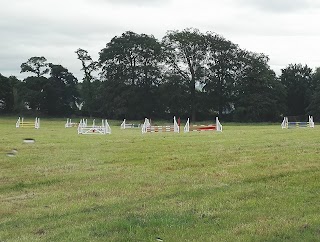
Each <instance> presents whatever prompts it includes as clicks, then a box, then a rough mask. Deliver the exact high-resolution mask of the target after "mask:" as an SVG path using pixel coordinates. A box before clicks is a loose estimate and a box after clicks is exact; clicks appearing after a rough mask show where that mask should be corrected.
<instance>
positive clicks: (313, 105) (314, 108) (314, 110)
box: [307, 67, 320, 119]
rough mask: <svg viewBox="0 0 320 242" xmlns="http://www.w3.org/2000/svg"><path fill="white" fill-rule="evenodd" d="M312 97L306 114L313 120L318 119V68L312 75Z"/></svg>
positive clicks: (319, 113)
mask: <svg viewBox="0 0 320 242" xmlns="http://www.w3.org/2000/svg"><path fill="white" fill-rule="evenodd" d="M311 89H312V95H311V100H310V104H309V106H308V107H307V113H308V114H309V115H313V116H314V117H315V119H319V118H320V67H318V68H316V70H315V72H314V73H313V74H312V85H311Z"/></svg>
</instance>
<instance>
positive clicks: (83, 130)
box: [78, 119, 111, 134]
mask: <svg viewBox="0 0 320 242" xmlns="http://www.w3.org/2000/svg"><path fill="white" fill-rule="evenodd" d="M78 134H111V128H110V125H109V124H108V121H107V120H106V119H104V120H102V122H101V126H97V125H96V124H95V120H93V123H92V126H88V125H87V120H84V119H81V121H80V123H79V125H78Z"/></svg>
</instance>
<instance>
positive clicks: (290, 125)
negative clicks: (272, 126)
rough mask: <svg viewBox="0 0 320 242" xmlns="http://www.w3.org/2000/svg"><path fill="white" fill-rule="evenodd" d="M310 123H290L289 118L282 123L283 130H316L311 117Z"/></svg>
mask: <svg viewBox="0 0 320 242" xmlns="http://www.w3.org/2000/svg"><path fill="white" fill-rule="evenodd" d="M308 119H309V121H308V122H289V120H288V118H287V117H284V118H283V121H282V123H281V128H282V129H291V128H314V122H313V117H312V116H310V115H309V117H308Z"/></svg>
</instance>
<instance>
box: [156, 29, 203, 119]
mask: <svg viewBox="0 0 320 242" xmlns="http://www.w3.org/2000/svg"><path fill="white" fill-rule="evenodd" d="M162 43H163V45H164V47H165V51H166V54H165V57H166V59H165V60H166V64H167V68H168V71H169V72H171V75H173V76H175V75H180V79H181V80H183V83H185V84H186V85H187V87H188V93H186V95H187V96H188V98H189V100H190V102H189V103H190V107H189V112H191V115H192V121H195V119H196V110H197V106H198V100H197V99H196V88H197V85H199V84H200V82H201V79H203V71H202V70H203V67H204V63H205V61H206V41H205V35H203V34H202V33H200V32H199V30H197V29H185V30H183V31H169V32H167V34H166V35H165V36H164V37H163V40H162Z"/></svg>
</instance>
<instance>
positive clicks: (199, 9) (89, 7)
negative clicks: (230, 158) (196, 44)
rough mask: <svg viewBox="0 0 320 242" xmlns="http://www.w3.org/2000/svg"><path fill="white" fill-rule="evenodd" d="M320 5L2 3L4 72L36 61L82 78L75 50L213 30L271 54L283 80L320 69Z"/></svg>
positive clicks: (0, 67)
mask: <svg viewBox="0 0 320 242" xmlns="http://www.w3.org/2000/svg"><path fill="white" fill-rule="evenodd" d="M319 20H320V0H196V1H195V0H0V33H1V35H0V73H1V74H2V75H5V76H10V75H15V76H17V77H18V78H24V77H25V76H26V75H22V74H20V65H21V63H23V62H26V61H27V60H28V59H29V58H30V57H33V56H44V57H46V58H47V60H48V62H52V63H54V64H60V65H63V66H64V67H66V68H68V69H69V71H70V72H72V73H73V74H74V75H75V76H76V77H77V78H78V79H79V80H81V79H82V72H81V71H80V69H81V65H80V61H79V60H78V59H77V56H76V54H75V51H76V50H77V49H78V48H82V49H85V50H87V51H88V52H89V54H90V55H91V56H92V57H93V58H94V59H98V53H99V51H100V50H101V49H102V48H104V47H105V45H106V44H107V43H108V42H109V41H110V40H111V38H113V37H114V36H120V35H121V34H122V33H124V32H125V31H128V30H130V31H133V32H135V33H138V34H142V33H144V34H148V35H150V34H152V35H154V36H155V37H156V38H157V39H158V40H161V39H162V37H163V36H164V35H165V33H166V31H168V30H183V29H185V28H197V29H199V30H200V31H201V32H203V33H204V32H206V31H212V32H215V33H217V34H220V35H222V36H224V37H225V38H226V39H228V40H230V41H232V42H233V43H236V44H238V45H239V46H240V48H243V49H247V50H250V51H254V52H259V53H264V54H266V55H268V56H269V57H270V62H269V65H270V66H271V68H272V69H273V70H274V71H275V72H276V73H277V74H278V75H279V74H280V73H281V71H280V70H281V68H285V67H287V65H288V64H290V63H301V64H307V65H308V66H309V67H311V68H313V69H314V68H315V67H320V27H319V24H318V22H319Z"/></svg>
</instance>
